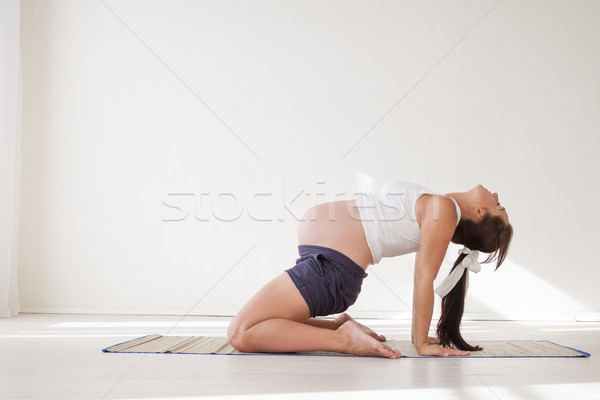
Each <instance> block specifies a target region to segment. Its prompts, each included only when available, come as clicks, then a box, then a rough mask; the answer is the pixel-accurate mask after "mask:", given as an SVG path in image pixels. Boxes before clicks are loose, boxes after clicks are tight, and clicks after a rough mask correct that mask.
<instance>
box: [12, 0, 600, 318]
mask: <svg viewBox="0 0 600 400" xmlns="http://www.w3.org/2000/svg"><path fill="white" fill-rule="evenodd" d="M105 4H106V5H105ZM105 4H104V3H103V2H102V1H95V0H93V1H92V0H89V1H75V0H71V1H56V0H52V1H44V2H42V1H32V0H23V1H22V17H21V18H22V19H21V29H22V32H21V33H22V51H23V101H24V104H23V155H22V160H23V164H22V170H23V181H22V202H21V217H20V218H21V219H20V220H21V225H20V237H19V243H20V251H19V260H20V265H19V267H20V270H19V286H20V293H21V302H22V305H23V307H22V310H23V311H51V312H52V311H75V312H77V311H80V312H115V313H124V312H138V313H186V312H191V313H194V314H223V313H225V314H227V313H233V312H235V311H236V310H237V309H238V308H239V307H240V306H241V305H242V304H243V303H244V302H245V301H246V300H247V299H248V298H249V297H250V296H251V295H252V294H253V293H254V292H255V291H256V290H257V289H258V288H259V287H260V286H261V285H263V284H264V283H265V282H267V281H268V280H269V279H271V278H272V277H273V276H275V275H276V274H278V273H279V272H281V271H282V270H283V269H286V268H289V267H291V266H292V265H293V264H294V260H295V258H296V257H297V253H296V245H297V242H296V228H297V221H296V219H295V218H294V215H295V216H297V217H300V216H301V215H302V213H303V212H304V210H305V209H306V208H308V207H309V206H311V205H313V204H315V203H316V202H322V201H328V200H333V199H335V198H336V194H339V193H346V195H345V196H344V195H342V196H338V197H337V198H348V197H349V196H350V194H351V193H354V192H358V191H365V190H376V189H378V188H379V187H380V186H381V185H382V184H383V183H385V182H386V181H388V180H392V179H398V180H410V181H416V182H419V183H421V184H423V185H425V186H428V187H430V188H433V189H434V190H437V191H440V192H442V193H447V192H450V191H460V190H468V189H470V188H471V187H472V186H473V185H475V184H477V183H483V184H485V185H486V186H487V187H489V188H491V189H493V190H495V191H498V192H499V194H500V199H501V201H502V204H503V205H504V206H505V207H506V208H507V210H508V212H509V215H510V218H511V222H512V224H513V226H514V229H515V236H514V240H513V244H512V248H511V252H510V254H509V259H508V261H507V262H506V264H505V265H504V266H502V267H501V268H500V270H498V271H497V272H495V273H493V272H492V270H493V267H491V266H488V267H487V268H484V269H485V271H484V272H482V273H481V274H479V275H477V276H472V279H471V288H470V291H469V299H468V302H467V310H466V311H467V313H469V315H471V316H479V317H482V316H483V317H488V318H490V317H491V318H520V317H528V318H558V319H560V318H573V316H575V315H578V316H580V317H581V316H583V314H582V313H598V312H600V295H599V294H598V282H599V281H600V268H598V261H597V256H596V252H595V249H596V247H597V243H600V234H599V233H598V229H597V224H598V221H599V218H598V217H599V211H598V207H597V206H596V205H595V199H596V198H597V197H598V196H599V195H600V190H599V188H598V185H597V182H598V180H597V178H595V176H596V174H597V171H596V170H597V168H598V167H599V164H598V161H597V155H596V151H597V148H598V145H599V142H600V139H599V135H598V133H599V128H600V53H599V52H598V49H599V48H600V3H599V2H584V1H574V2H571V1H569V2H567V1H554V2H547V1H527V2H521V1H508V0H505V1H501V2H499V3H497V2H496V1H461V2H457V1H455V2H445V1H430V2H417V1H414V2H396V1H378V2H371V1H353V2H348V1H326V2H321V1H293V2H278V1H254V2H242V1H238V2H235V1H210V2H209V1H204V2H196V1H180V2H168V1H164V0H163V1H141V0H139V1H116V0H107V1H106V2H105ZM303 190H304V192H302V191H303ZM301 192H302V194H300V195H299V196H298V198H297V199H295V200H294V198H295V196H296V195H298V194H299V193H301ZM317 192H319V193H322V195H319V196H318V195H317ZM186 193H187V195H183V194H186ZM202 193H209V194H207V195H202ZM219 193H231V194H232V196H233V195H235V196H236V200H234V199H233V197H232V196H224V197H220V198H219V197H218V194H219ZM261 193H272V195H271V196H260V195H259V196H256V195H257V194H261ZM194 203H196V210H195V209H194ZM211 204H212V210H213V211H214V214H216V216H219V217H220V218H222V219H232V221H219V220H218V219H217V218H216V217H215V215H214V214H211V213H210V211H211V209H210V205H211ZM167 205H170V206H171V207H169V206H167ZM174 207H178V208H174ZM200 207H204V209H198V208H200ZM186 213H187V217H186V218H184V219H183V220H181V221H177V222H176V221H165V220H173V219H181V218H183V217H185V216H186ZM238 213H241V215H240V216H239V218H235V217H236V216H237V214H238ZM195 215H197V216H199V217H206V216H208V219H209V221H208V222H206V221H199V220H198V219H196V218H194V216H195ZM257 219H270V220H271V221H257ZM455 251H456V247H454V246H453V247H452V248H451V249H450V250H449V255H448V263H447V265H445V266H444V272H443V273H445V272H446V271H447V268H449V266H450V265H449V264H450V262H451V261H453V260H454V258H455V255H456V253H455ZM413 260H414V258H413V257H412V256H405V257H400V258H395V259H386V260H384V261H383V262H382V263H380V264H378V265H377V266H375V267H371V268H370V269H369V271H368V272H369V273H370V276H369V278H367V280H366V281H365V285H364V288H363V294H362V295H361V298H360V299H359V301H358V302H357V304H356V305H355V306H354V307H353V310H354V311H355V312H359V313H360V312H362V313H363V314H366V315H377V313H378V312H391V313H396V314H402V315H406V313H407V312H408V310H409V309H408V308H407V306H410V303H411V300H410V299H411V296H412V295H411V290H412V289H411V281H412V263H413ZM378 278H380V279H381V280H384V281H385V282H386V285H387V286H389V287H390V288H391V289H392V290H393V292H394V293H392V291H391V290H388V289H387V288H386V287H385V286H384V285H383V283H382V282H381V281H380V279H378ZM215 285H216V286H215ZM207 292H208V294H207V295H206V293H207Z"/></svg>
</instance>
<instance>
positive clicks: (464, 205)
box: [446, 192, 472, 220]
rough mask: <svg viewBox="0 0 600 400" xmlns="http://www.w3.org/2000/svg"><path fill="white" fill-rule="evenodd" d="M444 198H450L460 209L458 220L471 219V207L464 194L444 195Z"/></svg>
mask: <svg viewBox="0 0 600 400" xmlns="http://www.w3.org/2000/svg"><path fill="white" fill-rule="evenodd" d="M446 196H448V197H452V198H453V199H454V200H456V202H457V203H458V206H459V207H460V214H461V216H460V219H461V220H465V219H472V217H471V212H472V211H471V205H470V202H469V196H468V193H466V192H456V193H446Z"/></svg>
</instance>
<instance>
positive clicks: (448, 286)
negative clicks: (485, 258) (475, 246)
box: [435, 246, 481, 297]
mask: <svg viewBox="0 0 600 400" xmlns="http://www.w3.org/2000/svg"><path fill="white" fill-rule="evenodd" d="M458 254H466V257H465V258H463V260H462V261H461V262H460V264H458V265H457V266H456V268H454V270H453V271H452V272H450V274H449V275H448V276H447V277H446V279H444V280H443V281H442V283H441V284H440V285H439V286H438V287H437V288H436V289H435V292H436V293H437V294H438V296H440V297H444V296H446V295H447V294H448V293H450V291H451V290H452V289H453V288H454V286H456V284H457V283H458V281H460V278H461V277H462V276H463V272H464V270H465V269H468V270H469V271H472V272H475V273H478V272H479V271H481V264H479V260H478V258H479V252H478V251H477V250H470V249H469V248H468V247H466V246H465V247H463V248H462V249H460V250H459V251H458ZM466 279H467V282H466V288H468V287H469V275H468V274H467V277H466ZM466 288H465V290H466Z"/></svg>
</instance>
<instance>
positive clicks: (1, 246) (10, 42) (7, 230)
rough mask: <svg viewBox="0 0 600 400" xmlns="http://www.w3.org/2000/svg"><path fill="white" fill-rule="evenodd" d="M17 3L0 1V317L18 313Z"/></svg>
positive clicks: (18, 65) (19, 109)
mask: <svg viewBox="0 0 600 400" xmlns="http://www.w3.org/2000/svg"><path fill="white" fill-rule="evenodd" d="M19 18H20V3H19V0H0V317H10V316H14V315H17V313H18V312H19V294H18V292H17V249H18V247H17V238H18V227H19V186H20V180H21V168H20V166H21V51H20V44H19Z"/></svg>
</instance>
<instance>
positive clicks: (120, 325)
mask: <svg viewBox="0 0 600 400" xmlns="http://www.w3.org/2000/svg"><path fill="white" fill-rule="evenodd" d="M178 321H180V322H179V323H178V324H177V327H176V328H175V329H173V326H174V325H175V324H176V323H177V322H178ZM228 321H229V319H228V318H219V317H186V318H184V319H181V317H175V316H115V315H66V314H21V315H19V316H17V317H15V318H8V319H0V398H2V399H22V398H28V399H104V398H106V399H188V398H207V397H214V398H218V399H221V400H226V399H231V398H235V399H242V398H243V399H246V398H256V399H259V398H260V399H275V398H276V399H280V398H285V399H296V398H298V399H300V398H310V399H318V398H323V399H325V398H326V399H342V398H343V399H358V398H360V399H363V398H367V399H369V398H377V399H381V398H394V399H398V398H410V399H436V400H437V399H478V400H480V399H503V400H504V399H528V400H537V399H561V400H562V399H565V398H568V399H600V361H599V358H600V340H599V339H600V323H593V322H587V323H583V322H569V323H556V322H522V321H518V322H507V321H465V322H464V324H463V326H464V327H463V332H464V336H465V337H466V338H467V339H468V340H469V339H470V340H509V339H514V340H539V339H547V340H551V341H554V342H557V343H560V344H563V345H566V346H570V347H575V348H578V349H581V350H584V351H587V352H588V353H592V357H590V358H570V359H569V358H557V359H552V358H540V359H535V358H528V359H523V358H521V359H519V358H516V359H475V358H473V359H468V358H454V359H399V360H386V359H377V358H366V357H312V356H282V355H268V356H262V355H259V356H203V355H173V354H111V353H102V352H101V349H103V348H105V347H108V346H110V345H113V344H116V343H119V342H123V341H126V340H129V339H131V338H135V337H140V336H143V335H146V334H150V333H159V334H167V333H169V334H173V335H175V334H181V335H214V336H224V335H225V331H226V327H227V324H228ZM361 322H363V323H366V324H367V325H369V326H371V327H373V328H374V329H376V330H377V331H379V332H380V333H382V334H385V335H387V336H388V337H389V338H392V339H401V340H407V339H408V338H409V332H410V321H406V320H361Z"/></svg>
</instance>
